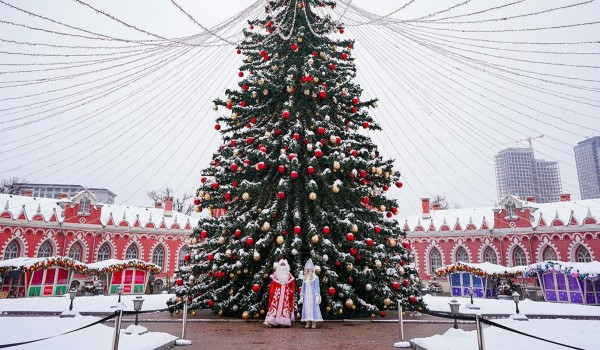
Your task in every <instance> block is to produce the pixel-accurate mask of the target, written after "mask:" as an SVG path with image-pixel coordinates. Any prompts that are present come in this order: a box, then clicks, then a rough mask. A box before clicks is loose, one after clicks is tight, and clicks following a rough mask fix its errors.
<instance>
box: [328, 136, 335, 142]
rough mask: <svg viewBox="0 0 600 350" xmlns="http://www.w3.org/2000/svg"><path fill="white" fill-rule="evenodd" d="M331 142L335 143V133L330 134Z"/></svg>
mask: <svg viewBox="0 0 600 350" xmlns="http://www.w3.org/2000/svg"><path fill="white" fill-rule="evenodd" d="M329 142H331V143H335V135H331V136H329Z"/></svg>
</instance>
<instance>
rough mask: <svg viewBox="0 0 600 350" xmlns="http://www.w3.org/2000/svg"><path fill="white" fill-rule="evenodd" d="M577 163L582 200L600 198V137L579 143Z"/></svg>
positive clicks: (576, 154) (576, 156)
mask: <svg viewBox="0 0 600 350" xmlns="http://www.w3.org/2000/svg"><path fill="white" fill-rule="evenodd" d="M575 163H576V164H577V177H578V178H579V191H580V192H581V199H590V198H600V136H596V137H593V138H590V139H587V140H585V141H581V142H579V143H577V146H575Z"/></svg>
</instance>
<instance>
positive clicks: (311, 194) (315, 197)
mask: <svg viewBox="0 0 600 350" xmlns="http://www.w3.org/2000/svg"><path fill="white" fill-rule="evenodd" d="M308 199H310V200H311V201H314V200H315V199H317V194H316V193H314V192H311V193H310V194H309V195H308Z"/></svg>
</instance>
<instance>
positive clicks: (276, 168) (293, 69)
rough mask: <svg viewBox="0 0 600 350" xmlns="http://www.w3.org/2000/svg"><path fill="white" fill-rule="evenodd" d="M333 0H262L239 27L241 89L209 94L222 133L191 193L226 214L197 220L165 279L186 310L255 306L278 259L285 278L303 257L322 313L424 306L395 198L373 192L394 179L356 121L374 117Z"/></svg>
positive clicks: (252, 313) (370, 124) (244, 310)
mask: <svg viewBox="0 0 600 350" xmlns="http://www.w3.org/2000/svg"><path fill="white" fill-rule="evenodd" d="M334 6H335V3H333V2H330V1H320V0H308V1H304V2H300V1H297V0H275V1H270V2H269V4H268V6H267V15H266V18H265V19H264V20H257V21H252V22H250V23H249V25H248V28H247V29H245V31H244V34H245V40H244V42H243V43H241V44H240V45H239V48H238V50H237V54H240V55H243V56H244V57H245V59H244V64H243V65H242V66H241V67H240V72H239V76H240V81H239V89H236V90H227V91H226V95H227V98H226V100H221V99H217V100H216V101H215V110H218V111H224V112H225V114H224V115H221V116H220V117H218V118H217V123H218V124H216V125H215V129H217V130H220V132H221V133H222V135H223V144H222V145H221V146H220V148H219V150H218V151H217V152H216V153H215V154H214V155H213V160H212V162H211V164H210V166H209V167H208V168H207V169H206V170H204V173H203V176H204V177H202V186H201V187H200V189H199V190H198V194H197V197H198V198H197V199H196V204H197V205H198V208H203V209H208V210H213V211H214V210H215V209H222V210H223V211H225V214H224V215H222V216H220V217H218V218H214V217H211V218H206V219H202V220H201V221H200V222H199V224H198V227H197V228H196V229H195V230H194V232H193V234H192V237H191V242H190V243H191V246H190V252H191V254H190V255H188V256H186V259H185V260H186V261H187V263H186V264H187V265H186V266H184V267H183V268H181V269H180V271H179V272H178V276H177V277H176V285H177V287H176V293H177V295H178V296H179V297H181V298H186V299H187V300H189V302H190V307H191V308H192V309H194V308H207V307H208V308H211V309H212V310H213V311H214V312H215V313H218V314H219V315H223V316H242V317H243V318H248V317H254V318H259V317H261V316H263V315H264V313H265V307H266V304H267V300H268V291H269V283H270V278H269V276H270V274H271V273H272V272H273V264H274V263H275V262H277V261H279V259H281V258H286V259H287V260H288V261H289V263H290V266H291V271H292V274H293V275H294V276H295V277H298V276H299V273H300V272H301V271H302V268H303V266H304V263H305V262H306V260H308V259H309V258H311V259H312V260H313V262H314V264H315V265H316V268H315V270H316V272H317V274H318V275H319V276H320V279H321V296H322V300H323V301H322V303H321V308H322V312H323V316H324V317H325V318H336V317H362V316H367V315H371V316H375V315H378V314H381V315H382V316H383V315H385V310H386V308H388V307H392V306H395V305H396V303H397V300H399V299H400V300H402V304H403V307H405V308H407V307H410V308H422V307H424V304H423V301H422V299H421V298H420V297H419V294H418V293H419V291H418V288H417V282H418V273H417V271H416V269H415V268H414V265H413V256H412V254H411V252H410V246H409V243H408V242H406V241H403V239H404V237H405V235H404V232H403V231H402V230H401V229H400V227H399V225H398V223H397V222H396V221H395V220H394V218H393V217H394V214H396V213H397V208H396V203H395V201H394V200H391V199H388V198H386V197H385V196H384V193H385V192H386V191H387V190H388V188H389V186H392V185H396V186H402V184H401V182H399V173H398V172H396V171H395V170H393V169H392V161H391V160H383V159H382V157H381V156H380V155H379V152H378V150H377V146H376V145H375V144H373V143H372V141H371V139H370V138H369V137H367V136H365V135H364V134H361V132H360V130H361V129H371V130H378V129H380V128H379V126H378V125H377V124H376V123H375V122H374V121H373V119H372V118H371V116H370V115H369V109H370V108H375V107H376V101H375V100H369V101H364V100H362V99H361V93H362V90H361V88H360V86H358V85H355V84H353V82H352V79H353V78H354V77H355V74H356V68H355V65H354V59H353V58H352V48H353V46H354V42H353V41H352V40H347V39H344V28H343V27H342V25H341V24H339V23H335V22H334V21H333V20H332V19H331V18H330V17H329V16H326V15H321V14H323V13H326V11H327V10H329V7H334ZM221 114H223V113H221ZM297 285H298V286H299V285H301V281H298V282H297ZM263 317H264V316H263Z"/></svg>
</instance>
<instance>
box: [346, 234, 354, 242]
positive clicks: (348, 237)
mask: <svg viewBox="0 0 600 350" xmlns="http://www.w3.org/2000/svg"><path fill="white" fill-rule="evenodd" d="M346 239H347V240H349V241H353V240H354V234H353V233H352V232H349V233H348V234H347V235H346Z"/></svg>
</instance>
